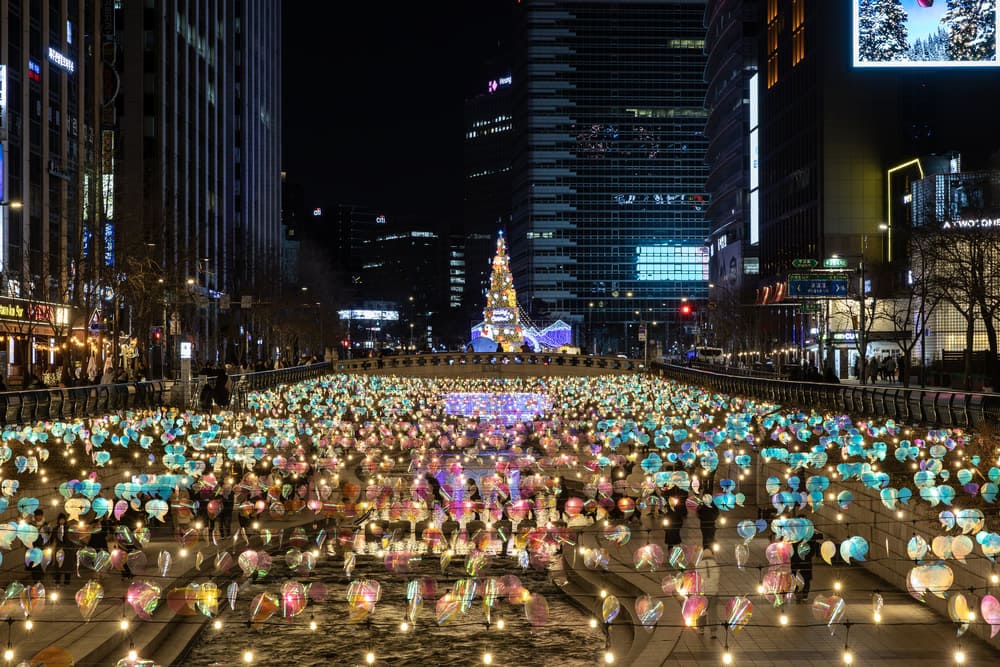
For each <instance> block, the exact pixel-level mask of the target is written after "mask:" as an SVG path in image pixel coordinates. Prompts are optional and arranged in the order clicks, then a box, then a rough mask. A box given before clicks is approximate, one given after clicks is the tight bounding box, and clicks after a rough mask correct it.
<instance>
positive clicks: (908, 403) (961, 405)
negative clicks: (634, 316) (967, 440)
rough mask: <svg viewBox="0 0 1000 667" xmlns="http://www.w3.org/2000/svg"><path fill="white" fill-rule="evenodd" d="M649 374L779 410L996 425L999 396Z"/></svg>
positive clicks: (662, 370)
mask: <svg viewBox="0 0 1000 667" xmlns="http://www.w3.org/2000/svg"><path fill="white" fill-rule="evenodd" d="M650 370H651V372H653V373H654V374H656V375H659V376H661V377H669V378H671V379H674V380H680V381H683V382H687V383H690V384H696V385H700V386H703V387H707V388H709V389H712V390H714V391H720V392H724V393H727V394H737V395H742V396H751V397H753V398H757V399H760V400H765V401H771V402H773V403H778V404H781V405H797V406H802V407H807V408H816V409H817V410H831V409H832V410H841V411H843V412H846V413H848V414H852V415H866V416H873V417H882V418H891V419H898V420H901V421H907V422H915V423H923V424H927V425H934V426H970V427H976V426H979V425H980V424H983V423H992V424H997V423H1000V394H986V393H977V392H963V391H954V390H942V389H910V388H901V387H900V388H896V387H871V386H855V385H846V384H829V383H825V382H803V381H799V380H776V379H771V378H761V377H737V376H733V375H725V374H722V373H715V372H711V371H706V370H702V369H696V368H688V367H686V366H675V365H671V364H661V363H654V364H653V365H652V366H651V369H650Z"/></svg>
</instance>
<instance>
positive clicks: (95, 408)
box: [0, 380, 166, 424]
mask: <svg viewBox="0 0 1000 667" xmlns="http://www.w3.org/2000/svg"><path fill="white" fill-rule="evenodd" d="M165 392H166V385H165V383H164V382H163V380H153V381H149V382H127V383H123V384H95V385H88V386H83V387H55V388H49V389H30V390H25V391H7V392H2V393H0V420H2V422H3V423H4V424H23V423H29V422H33V421H38V420H59V419H73V418H76V417H93V416H96V415H100V414H105V413H108V412H113V411H115V410H129V409H137V408H152V407H156V406H159V405H163V401H164V396H165Z"/></svg>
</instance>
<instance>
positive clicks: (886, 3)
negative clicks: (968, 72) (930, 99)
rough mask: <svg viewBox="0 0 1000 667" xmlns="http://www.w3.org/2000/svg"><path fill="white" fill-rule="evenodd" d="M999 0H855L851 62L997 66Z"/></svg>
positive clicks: (918, 65) (859, 65)
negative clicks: (852, 57)
mask: <svg viewBox="0 0 1000 667" xmlns="http://www.w3.org/2000/svg"><path fill="white" fill-rule="evenodd" d="M997 4H998V0H853V1H852V7H853V10H854V65H855V67H997V66H1000V59H998V57H997Z"/></svg>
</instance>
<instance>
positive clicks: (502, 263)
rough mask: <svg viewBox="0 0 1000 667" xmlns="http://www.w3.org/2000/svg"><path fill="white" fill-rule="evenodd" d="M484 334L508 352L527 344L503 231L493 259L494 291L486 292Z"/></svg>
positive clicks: (492, 283) (491, 281) (491, 276)
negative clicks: (520, 319) (519, 315)
mask: <svg viewBox="0 0 1000 667" xmlns="http://www.w3.org/2000/svg"><path fill="white" fill-rule="evenodd" d="M483 335H484V336H486V337H487V338H489V339H491V340H494V341H496V342H497V343H498V344H499V345H500V346H501V349H502V350H503V351H504V352H512V351H516V350H520V349H521V345H522V344H523V343H524V332H523V331H522V330H521V324H520V321H519V317H518V310H517V292H515V291H514V278H513V276H511V275H510V258H509V257H507V243H506V241H504V238H503V233H502V232H501V233H500V236H499V237H498V238H497V254H496V255H494V256H493V271H492V273H490V288H489V291H487V292H486V308H484V309H483Z"/></svg>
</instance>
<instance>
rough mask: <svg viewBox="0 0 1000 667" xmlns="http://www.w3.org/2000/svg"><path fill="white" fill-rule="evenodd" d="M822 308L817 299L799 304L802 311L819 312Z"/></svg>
mask: <svg viewBox="0 0 1000 667" xmlns="http://www.w3.org/2000/svg"><path fill="white" fill-rule="evenodd" d="M820 310H822V309H821V308H820V305H819V304H818V303H817V302H815V301H810V302H808V303H800V304H799V312H800V313H818V312H819V311H820Z"/></svg>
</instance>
